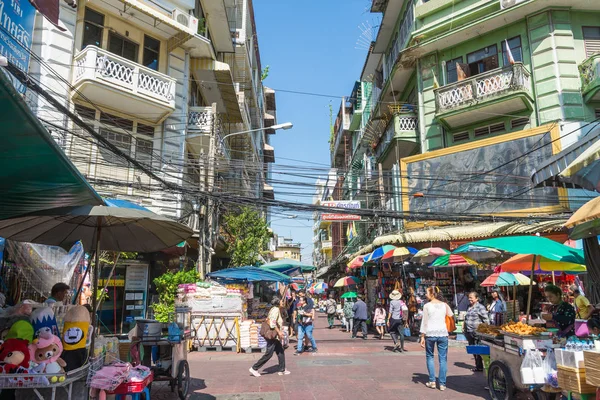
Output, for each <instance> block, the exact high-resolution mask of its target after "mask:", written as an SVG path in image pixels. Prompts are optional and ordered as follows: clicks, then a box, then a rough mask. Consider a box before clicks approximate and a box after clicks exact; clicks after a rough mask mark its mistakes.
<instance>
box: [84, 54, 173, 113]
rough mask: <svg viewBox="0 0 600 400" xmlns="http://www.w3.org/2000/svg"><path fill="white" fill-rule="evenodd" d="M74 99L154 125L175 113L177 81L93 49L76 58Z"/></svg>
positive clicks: (114, 55)
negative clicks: (79, 98)
mask: <svg viewBox="0 0 600 400" xmlns="http://www.w3.org/2000/svg"><path fill="white" fill-rule="evenodd" d="M74 61H75V74H74V79H73V86H74V87H75V90H74V91H73V98H78V97H82V98H83V99H85V100H86V101H89V102H93V103H96V104H99V105H104V106H107V107H109V108H111V109H113V110H122V111H123V112H125V113H127V114H129V115H133V116H135V117H136V118H142V119H145V120H147V121H149V122H152V123H154V124H157V123H160V122H162V121H163V120H164V119H165V118H167V117H168V116H169V115H170V114H171V113H172V112H173V111H174V110H175V84H176V80H175V79H173V78H171V77H170V76H168V75H165V74H161V73H160V72H156V71H154V70H153V69H150V68H146V67H144V66H142V65H140V64H137V63H135V62H133V61H129V60H127V59H125V58H123V57H120V56H117V55H116V54H112V53H110V52H108V51H106V50H103V49H100V48H98V47H95V46H88V47H86V48H85V49H83V50H82V51H80V52H79V53H78V54H77V55H76V56H75V60H74Z"/></svg>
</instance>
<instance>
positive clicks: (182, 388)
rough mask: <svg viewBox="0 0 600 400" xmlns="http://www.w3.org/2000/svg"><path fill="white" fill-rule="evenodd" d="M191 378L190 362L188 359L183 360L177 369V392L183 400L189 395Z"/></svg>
mask: <svg viewBox="0 0 600 400" xmlns="http://www.w3.org/2000/svg"><path fill="white" fill-rule="evenodd" d="M191 379H192V378H191V377H190V364H188V362H187V361H186V360H181V361H180V362H179V368H178V369H177V392H178V393H179V398H180V399H181V400H185V398H186V397H187V394H188V390H189V389H190V380H191Z"/></svg>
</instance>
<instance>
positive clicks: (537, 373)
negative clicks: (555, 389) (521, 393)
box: [521, 349, 544, 385]
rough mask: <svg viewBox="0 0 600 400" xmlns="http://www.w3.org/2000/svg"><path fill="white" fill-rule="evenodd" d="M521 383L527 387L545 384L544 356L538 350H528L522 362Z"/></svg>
mask: <svg viewBox="0 0 600 400" xmlns="http://www.w3.org/2000/svg"><path fill="white" fill-rule="evenodd" d="M521 382H522V383H523V384H525V385H534V384H539V383H544V369H543V366H542V356H541V354H540V352H539V351H538V350H537V349H536V350H527V352H526V353H525V357H524V358H523V362H521Z"/></svg>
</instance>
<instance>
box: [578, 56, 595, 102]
mask: <svg viewBox="0 0 600 400" xmlns="http://www.w3.org/2000/svg"><path fill="white" fill-rule="evenodd" d="M579 72H580V74H581V93H583V95H584V97H585V100H586V101H591V100H593V101H597V100H600V53H598V54H594V55H592V56H591V57H589V58H588V59H586V60H585V61H584V62H583V63H582V64H581V65H580V66H579Z"/></svg>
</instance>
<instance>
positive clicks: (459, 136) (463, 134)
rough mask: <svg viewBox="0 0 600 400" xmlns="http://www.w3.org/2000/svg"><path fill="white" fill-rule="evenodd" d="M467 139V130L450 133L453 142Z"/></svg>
mask: <svg viewBox="0 0 600 400" xmlns="http://www.w3.org/2000/svg"><path fill="white" fill-rule="evenodd" d="M468 139H469V132H468V131H465V132H459V133H454V134H453V135H452V140H453V141H454V143H456V142H462V141H463V140H468Z"/></svg>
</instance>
